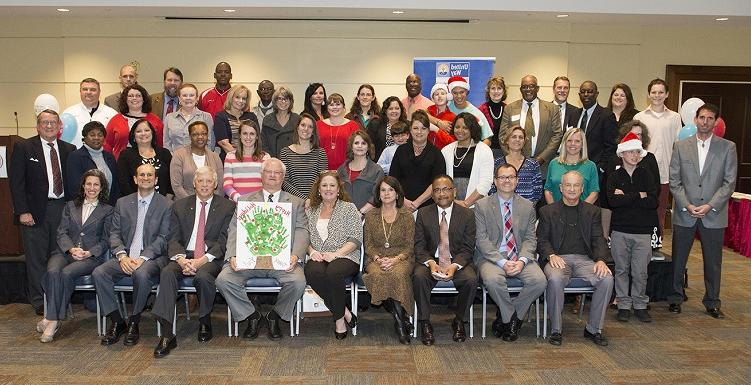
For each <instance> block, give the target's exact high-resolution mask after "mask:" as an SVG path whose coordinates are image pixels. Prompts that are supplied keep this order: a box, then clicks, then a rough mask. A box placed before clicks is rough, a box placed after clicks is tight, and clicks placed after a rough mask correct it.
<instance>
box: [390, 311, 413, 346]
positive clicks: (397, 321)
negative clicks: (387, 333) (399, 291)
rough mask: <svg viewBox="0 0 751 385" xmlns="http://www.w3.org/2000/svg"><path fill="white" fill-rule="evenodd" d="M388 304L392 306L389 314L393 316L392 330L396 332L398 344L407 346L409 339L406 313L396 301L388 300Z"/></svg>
mask: <svg viewBox="0 0 751 385" xmlns="http://www.w3.org/2000/svg"><path fill="white" fill-rule="evenodd" d="M390 302H391V306H392V312H391V314H392V315H393V316H394V329H395V330H396V335H397V336H398V337H399V343H400V344H402V345H407V344H409V340H410V338H409V327H408V326H407V324H408V323H409V321H408V320H407V316H406V312H405V311H404V307H403V306H402V304H400V303H399V302H398V301H394V300H390Z"/></svg>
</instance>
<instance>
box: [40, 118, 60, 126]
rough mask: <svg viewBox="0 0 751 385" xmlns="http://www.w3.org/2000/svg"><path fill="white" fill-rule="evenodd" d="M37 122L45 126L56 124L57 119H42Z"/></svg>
mask: <svg viewBox="0 0 751 385" xmlns="http://www.w3.org/2000/svg"><path fill="white" fill-rule="evenodd" d="M39 124H40V125H41V126H45V127H53V126H56V125H57V120H42V121H41V122H39Z"/></svg>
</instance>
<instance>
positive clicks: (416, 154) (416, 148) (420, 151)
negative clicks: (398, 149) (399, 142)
mask: <svg viewBox="0 0 751 385" xmlns="http://www.w3.org/2000/svg"><path fill="white" fill-rule="evenodd" d="M427 145H428V142H425V143H423V145H421V146H417V145H415V143H414V142H412V148H413V149H414V150H415V156H419V155H420V154H422V150H424V149H425V146H427Z"/></svg>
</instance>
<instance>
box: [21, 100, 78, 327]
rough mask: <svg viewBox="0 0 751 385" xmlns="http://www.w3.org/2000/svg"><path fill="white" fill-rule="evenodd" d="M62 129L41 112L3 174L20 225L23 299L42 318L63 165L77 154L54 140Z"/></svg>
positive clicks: (60, 207) (52, 116)
mask: <svg viewBox="0 0 751 385" xmlns="http://www.w3.org/2000/svg"><path fill="white" fill-rule="evenodd" d="M62 127H63V124H62V122H61V121H60V116H59V115H58V113H57V112H56V111H53V110H44V111H42V112H40V113H39V115H38V116H37V133H38V135H35V136H32V137H31V138H28V139H25V140H22V141H20V142H18V143H16V144H15V145H14V146H13V155H12V157H11V159H10V166H9V170H8V171H9V173H8V174H9V175H8V176H9V177H10V193H11V197H12V198H13V223H15V224H17V225H21V236H22V238H23V250H24V254H25V255H26V279H27V281H28V285H29V286H28V296H29V297H28V300H29V302H31V306H33V307H34V311H35V312H36V314H37V315H43V314H44V307H43V305H44V300H43V297H42V293H43V292H42V277H43V276H44V274H45V273H46V272H47V259H48V258H49V255H50V253H52V251H53V250H52V247H56V241H55V240H56V239H57V227H58V225H59V224H60V219H61V218H62V215H63V207H64V206H65V197H66V191H64V184H65V183H64V181H65V172H66V169H65V165H66V160H67V159H68V155H69V154H70V153H71V152H73V151H75V150H76V147H75V146H73V145H72V144H70V143H66V142H63V141H61V140H58V139H57V135H58V134H59V133H60V129H61V128H62Z"/></svg>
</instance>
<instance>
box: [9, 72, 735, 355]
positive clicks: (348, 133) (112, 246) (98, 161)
mask: <svg viewBox="0 0 751 385" xmlns="http://www.w3.org/2000/svg"><path fill="white" fill-rule="evenodd" d="M214 77H215V79H216V85H215V87H213V88H211V89H209V90H206V91H204V92H202V93H200V94H199V93H198V90H197V89H196V87H195V86H194V85H192V84H190V83H184V82H183V76H182V73H181V72H180V70H179V69H177V68H174V67H171V68H168V69H167V70H165V71H164V92H161V93H157V94H152V95H149V94H148V93H147V92H146V90H145V89H143V87H141V86H140V85H139V84H138V83H137V73H136V70H135V68H134V67H132V66H130V65H126V66H123V68H122V69H121V73H120V78H121V83H122V85H123V91H122V92H121V93H119V94H117V95H110V96H109V97H107V98H106V99H105V103H104V104H100V103H99V83H98V82H97V81H96V80H94V79H91V78H87V79H84V80H83V81H82V82H81V87H80V90H81V103H80V104H78V105H76V106H72V107H70V108H69V109H68V110H66V111H76V112H77V115H75V116H76V119H77V120H78V122H79V128H80V129H81V134H80V138H81V140H82V142H81V144H80V148H78V149H76V147H75V146H74V145H73V144H69V143H65V142H63V141H61V140H59V139H58V137H59V134H60V129H61V127H62V124H61V122H60V118H59V115H58V112H57V111H53V110H45V111H43V112H41V113H40V114H39V115H38V117H37V131H38V134H39V135H38V136H35V137H32V138H29V139H27V140H24V141H22V142H20V143H18V144H17V145H16V146H15V148H14V151H13V154H12V158H11V164H10V177H11V185H12V196H13V203H14V211H15V214H16V220H17V223H18V224H19V225H21V228H22V235H23V240H24V249H25V252H26V260H27V271H28V276H29V288H30V301H31V303H32V305H33V306H34V308H35V310H36V312H37V313H38V314H39V315H44V318H43V319H42V320H41V321H39V322H38V323H37V331H38V332H39V333H41V337H40V339H41V341H42V342H50V341H52V340H53V339H54V336H55V333H56V331H57V329H58V328H59V327H60V322H61V321H62V320H63V319H64V318H65V312H66V308H67V304H68V302H69V300H70V297H71V295H72V291H73V288H74V283H75V280H76V279H77V278H78V277H80V276H83V275H88V274H91V275H92V276H93V279H94V283H95V286H96V290H97V293H98V297H99V301H100V305H101V309H102V311H103V313H104V314H105V315H106V316H107V317H108V318H109V319H110V321H111V323H110V325H111V327H110V328H109V329H108V330H107V331H106V333H105V335H104V337H103V338H102V344H103V345H111V344H114V343H116V342H118V341H119V340H120V339H121V337H123V336H124V343H125V344H126V345H134V344H136V343H137V342H138V340H139V326H138V325H139V322H140V315H141V313H142V312H143V310H144V308H145V306H146V302H147V299H148V296H149V294H150V293H151V291H152V288H153V287H155V286H156V285H159V293H158V295H157V297H156V300H155V303H154V306H153V310H152V314H153V315H154V316H155V317H156V318H157V319H158V321H159V323H160V324H161V325H162V331H163V332H162V333H163V334H162V337H161V339H160V340H159V343H158V344H157V346H156V348H155V351H154V355H155V356H156V357H164V356H166V355H167V354H169V353H170V351H171V350H172V349H174V348H175V347H176V345H177V342H176V339H175V336H174V334H172V332H171V331H172V326H173V325H172V322H173V317H174V305H175V301H176V298H177V295H178V293H177V291H178V287H179V285H178V283H179V282H180V281H181V279H183V278H185V277H193V283H194V286H195V287H196V291H197V296H198V302H199V324H200V326H199V331H198V339H199V341H208V340H210V339H211V338H212V328H211V320H210V314H211V310H212V307H213V303H214V298H215V295H216V292H217V290H218V292H219V293H221V295H222V296H223V297H224V298H225V299H226V301H227V303H228V306H229V307H230V310H231V312H232V317H233V319H234V320H235V321H238V322H245V323H246V328H245V331H244V333H243V337H245V338H248V339H253V338H256V337H257V336H258V334H259V330H260V329H261V328H262V327H264V326H265V327H266V328H267V329H268V330H267V331H268V335H269V338H271V339H279V338H281V336H282V334H281V322H289V321H290V319H291V317H292V314H293V310H294V306H295V303H296V301H297V300H298V299H299V298H300V297H301V296H302V294H303V292H304V290H305V287H306V285H310V286H311V287H312V288H313V290H315V291H316V293H318V294H319V295H320V296H321V297H322V298H323V300H324V302H325V304H326V306H327V307H328V309H329V310H330V311H331V313H332V315H333V319H334V321H335V335H336V338H337V339H342V338H345V337H346V336H347V331H348V329H351V328H354V327H356V325H357V322H358V320H357V316H356V314H355V312H356V310H355V309H351V308H349V307H348V304H347V295H346V285H345V282H348V280H350V279H351V278H352V277H354V276H356V275H357V274H358V273H359V271H360V266H361V260H360V259H361V254H362V255H364V258H363V261H362V265H363V266H364V271H363V280H364V282H365V284H366V287H367V288H368V291H369V292H370V294H371V301H372V303H373V304H382V305H383V307H384V308H385V309H386V310H388V311H389V312H390V313H391V314H392V315H393V319H394V328H395V332H396V335H397V337H398V339H399V341H400V342H401V343H405V344H406V343H409V342H410V335H411V333H412V331H413V328H415V327H416V328H418V330H419V331H420V335H421V341H422V343H424V344H426V345H432V344H433V343H434V340H435V339H434V336H433V327H432V324H431V322H430V311H431V307H430V293H431V290H432V289H433V288H434V287H435V286H436V285H437V284H438V282H439V281H451V282H453V285H454V287H455V288H456V289H457V291H458V292H459V295H458V300H457V306H456V309H455V314H454V320H453V322H452V325H451V328H452V332H453V339H454V340H455V341H464V340H465V339H466V332H465V322H467V321H468V317H469V307H470V306H471V304H472V302H473V300H474V296H475V292H476V289H477V287H478V284H479V282H482V284H483V285H484V286H485V287H486V288H487V289H488V292H489V293H490V296H491V298H492V299H493V300H494V301H495V303H496V304H497V305H498V312H497V318H496V320H495V322H494V323H493V328H492V329H493V333H494V334H495V335H496V336H497V337H499V338H503V339H504V340H506V341H514V340H516V339H517V338H518V333H519V329H520V328H521V326H522V324H523V321H522V320H523V319H524V318H525V315H526V313H527V312H528V309H529V306H530V304H531V302H533V301H534V300H535V298H537V297H539V296H540V295H541V294H543V292H545V295H546V296H547V298H548V302H549V303H550V304H551V306H550V316H551V319H552V334H551V338H550V342H551V343H552V344H554V345H560V344H561V342H562V334H561V311H562V306H563V289H564V288H565V287H566V285H567V284H568V282H569V280H570V279H571V278H572V277H581V278H584V279H585V280H587V281H589V282H590V283H591V285H592V286H594V288H595V293H594V296H593V301H592V305H591V309H590V315H589V320H588V323H587V325H586V328H585V330H584V336H585V337H587V338H589V339H591V340H592V341H593V342H594V343H596V344H598V345H607V339H606V338H605V337H604V336H603V334H602V328H603V323H604V318H605V313H606V309H607V305H608V304H609V303H610V297H611V292H612V290H613V287H615V291H616V299H617V303H618V309H619V311H618V315H617V319H618V320H619V321H624V322H625V321H628V319H629V317H630V314H631V310H632V309H633V311H634V315H635V316H636V317H637V318H638V319H639V320H641V321H644V322H648V321H651V317H650V315H649V313H648V312H647V310H646V309H647V304H648V301H649V298H648V297H647V296H646V294H645V290H646V278H647V264H648V263H649V260H650V258H651V254H652V249H653V247H659V243H660V240H661V235H662V228H661V226H662V219H661V218H660V210H661V207H663V208H662V212H663V213H664V211H665V208H664V206H662V205H663V204H664V202H667V185H668V182H669V187H670V191H671V192H672V193H673V196H674V199H675V210H674V212H673V227H674V235H673V261H674V262H673V263H674V266H675V271H676V273H675V279H674V282H673V286H674V292H673V294H672V295H671V297H670V303H671V304H670V307H669V309H670V311H671V312H675V313H679V312H680V311H681V307H680V304H681V302H682V301H683V277H684V274H683V271H684V270H685V265H686V259H687V256H688V252H689V250H690V245H691V242H690V240H692V239H693V235H694V233H695V232H697V231H698V232H699V233H700V234H701V235H702V242H703V244H702V246H703V253H704V263H705V284H706V287H707V290H706V294H705V298H704V305H705V306H706V308H707V311H708V313H709V314H710V315H712V316H713V317H715V318H721V317H722V316H723V314H722V312H721V311H720V300H719V282H720V266H721V258H722V234H723V233H722V232H723V230H724V227H726V225H727V201H728V199H729V197H730V194H732V192H733V189H734V186H735V177H736V174H735V173H736V167H737V165H736V162H737V158H736V157H737V155H736V151H735V146H734V144H733V143H732V142H729V141H727V140H725V139H722V138H719V137H716V136H714V135H713V134H712V128H713V127H714V122H715V120H716V119H717V118H718V116H719V110H718V109H717V107H715V106H713V105H711V104H706V105H704V106H702V107H700V108H699V110H698V111H697V114H696V118H695V123H696V125H697V134H696V136H693V137H691V138H689V139H687V140H684V141H680V142H676V143H675V145H674V142H675V135H676V132H677V128H678V127H679V125H680V118H679V117H678V118H677V119H678V120H677V121H676V116H677V115H678V114H677V113H675V112H673V111H670V110H668V109H667V107H665V105H664V101H665V98H667V96H668V93H667V84H666V83H665V82H664V81H662V80H660V79H655V80H654V81H652V82H651V83H650V84H649V86H648V92H649V98H650V106H649V107H648V108H647V109H646V110H645V111H642V112H638V111H636V110H635V108H634V101H633V96H632V93H631V89H630V88H629V87H628V86H627V85H625V84H617V85H615V86H614V87H613V89H612V90H611V95H610V99H609V100H608V106H607V107H602V106H600V105H599V104H598V102H597V96H598V90H597V85H596V84H595V83H594V82H592V81H585V82H584V83H582V84H581V86H580V87H579V97H580V101H581V103H582V108H577V107H574V106H572V105H571V104H569V103H568V102H567V98H568V93H569V88H570V82H569V80H568V79H567V78H565V77H559V78H556V79H555V81H554V95H555V100H554V101H553V102H547V101H543V100H541V99H540V98H539V97H538V91H539V86H538V83H537V79H536V78H535V77H534V76H532V75H527V76H525V77H524V78H522V79H521V86H520V91H521V94H522V99H520V100H518V101H515V102H512V103H510V104H508V105H506V104H505V102H504V101H505V99H506V91H507V90H506V84H505V81H504V79H503V78H502V77H500V76H494V77H491V78H490V79H489V80H488V82H487V89H486V100H487V102H486V103H484V104H483V105H481V106H479V107H475V106H473V105H472V104H471V103H470V102H469V101H468V100H467V94H468V91H469V83H468V82H467V81H466V79H463V78H461V77H459V76H454V77H451V78H450V79H449V81H448V82H447V83H446V84H436V85H435V86H433V87H432V90H431V94H430V99H428V98H426V97H425V96H423V95H421V94H420V90H421V89H422V88H421V87H422V86H421V80H420V78H419V77H418V76H417V75H415V74H410V75H409V76H408V77H407V78H406V81H405V88H406V90H407V97H405V98H403V99H399V98H398V97H396V96H390V97H388V98H386V99H385V101H384V103H383V104H382V106H379V105H378V101H377V98H376V95H375V90H374V88H373V87H372V86H370V85H368V84H364V85H362V86H361V87H360V88H359V89H358V92H357V95H356V96H355V98H354V101H353V103H352V107H351V109H350V110H349V111H348V112H347V110H346V109H345V100H344V97H343V96H342V95H340V94H337V93H333V94H330V95H327V94H326V89H325V87H324V85H323V84H320V83H313V84H311V85H310V86H309V87H308V89H307V90H306V92H305V100H304V101H303V104H304V109H303V111H302V112H301V113H300V114H297V113H294V112H292V110H293V102H294V97H293V95H292V92H291V91H290V90H289V89H288V88H286V87H284V86H279V87H278V88H276V87H275V86H274V84H273V83H272V82H270V81H268V80H264V81H262V82H261V83H260V84H259V86H258V90H257V95H258V96H259V98H260V101H259V102H258V103H257V105H256V106H255V107H252V108H251V93H250V90H249V89H248V88H247V87H245V86H242V85H234V86H233V85H231V84H230V80H231V79H232V73H231V68H230V66H229V64H227V63H225V62H221V63H219V64H218V65H217V66H216V69H215V73H214ZM113 103H114V105H115V106H116V107H117V111H115V110H112V109H108V108H109V107H107V106H106V104H113ZM110 110H112V111H110ZM618 137H620V139H618ZM77 138H78V137H77ZM708 170H711V172H707V171H708ZM697 186H698V187H697ZM702 186H703V187H702ZM543 198H544V199H543ZM239 201H252V202H287V203H290V204H291V205H292V208H293V210H292V219H291V223H292V228H291V229H290V234H291V235H292V236H291V250H292V252H291V258H290V261H289V265H288V267H287V268H286V269H283V270H275V269H271V268H269V269H263V268H259V269H245V268H243V267H242V266H239V265H238V264H237V258H236V256H237V245H236V243H237V231H238V229H237V214H236V212H235V207H236V202H239ZM538 217H539V220H538ZM608 239H609V240H610V249H609V248H608V242H607V241H608ZM611 255H612V260H614V262H615V269H614V270H615V276H614V277H613V274H612V273H611V270H610V269H609V268H608V266H607V263H608V262H610V261H611ZM125 277H131V278H132V284H133V287H134V293H133V308H132V312H131V314H128V315H125V314H121V313H120V310H119V307H118V305H117V298H116V295H115V285H116V284H117V282H118V281H119V280H121V279H122V278H125ZM254 277H268V278H274V279H276V280H277V281H278V282H279V283H280V286H281V287H282V289H281V292H280V293H279V296H278V299H277V301H276V303H275V305H274V307H273V309H272V310H271V311H269V312H268V313H267V314H261V313H260V310H259V309H258V308H257V307H256V305H254V304H253V303H252V302H251V301H250V300H249V299H248V296H247V294H246V293H245V288H244V285H245V282H246V280H247V279H249V278H254ZM508 278H517V279H518V280H519V281H520V282H521V284H522V285H523V289H522V290H521V293H520V294H519V295H518V296H516V297H514V298H512V297H511V296H510V295H509V293H508V285H507V279H508ZM44 296H46V308H43V306H42V303H43V300H42V298H43V297H44ZM415 304H416V306H417V309H418V310H417V314H413V310H412V309H413V307H414V305H415ZM353 310H355V311H353ZM126 316H127V317H126ZM410 316H412V317H413V319H414V320H415V321H416V322H417V325H413V324H412V323H411V322H410V320H409V317H410Z"/></svg>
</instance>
